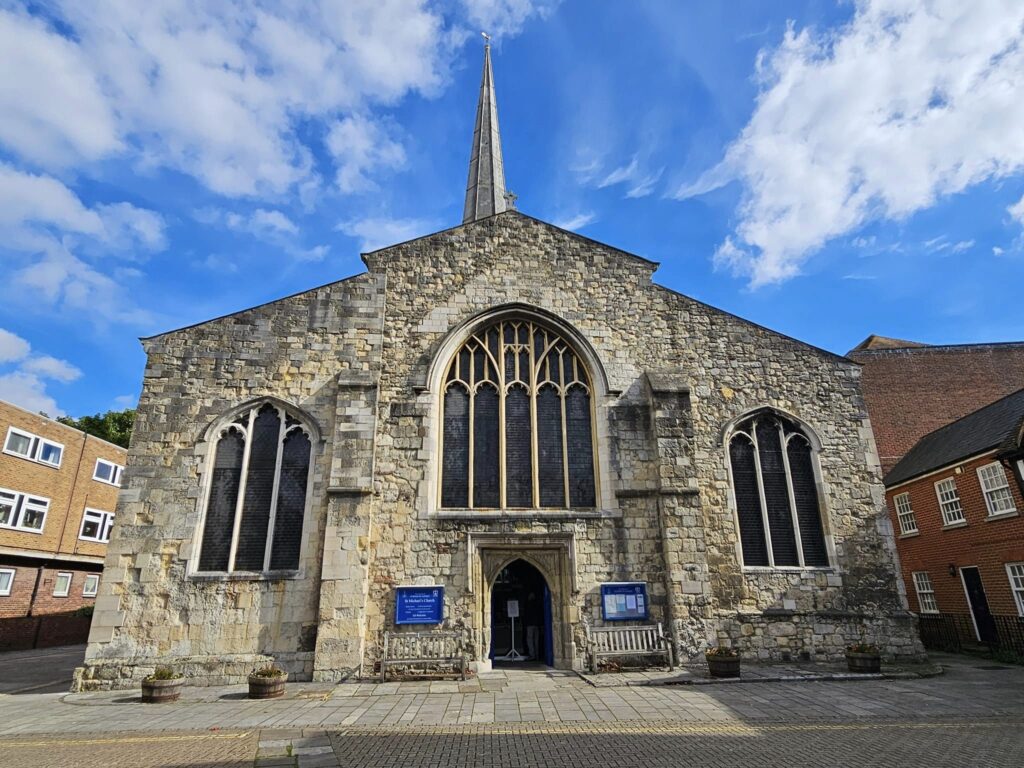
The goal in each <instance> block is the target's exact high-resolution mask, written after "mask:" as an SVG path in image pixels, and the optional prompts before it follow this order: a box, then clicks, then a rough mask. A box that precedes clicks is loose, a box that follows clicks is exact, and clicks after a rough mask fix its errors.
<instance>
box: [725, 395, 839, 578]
mask: <svg viewBox="0 0 1024 768" xmlns="http://www.w3.org/2000/svg"><path fill="white" fill-rule="evenodd" d="M814 445H815V443H814V442H812V439H811V436H810V435H809V434H808V432H807V431H806V430H805V428H804V427H802V426H800V425H799V424H797V423H796V422H795V421H794V420H792V419H789V418H786V417H785V416H783V415H781V414H778V413H776V412H774V411H770V410H764V411H760V412H758V413H756V414H754V415H751V416H748V417H746V418H744V419H743V420H742V421H740V422H739V423H738V424H737V425H736V427H735V428H734V429H733V430H732V432H731V434H730V437H729V441H728V446H729V462H730V467H731V470H732V491H733V499H734V500H735V503H736V517H737V521H738V524H739V534H740V546H741V549H742V551H743V565H745V566H767V567H825V566H828V564H829V559H828V548H827V546H826V543H825V529H824V525H823V522H822V509H821V505H820V504H819V501H818V483H817V479H816V476H815V465H816V462H817V456H816V455H815V447H814Z"/></svg>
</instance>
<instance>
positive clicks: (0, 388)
mask: <svg viewBox="0 0 1024 768" xmlns="http://www.w3.org/2000/svg"><path fill="white" fill-rule="evenodd" d="M0 400H6V401H7V402H9V403H14V405H17V406H19V407H20V408H24V409H25V410H27V411H35V412H40V411H41V412H42V413H45V414H46V415H47V416H63V415H64V411H62V410H61V409H60V408H59V407H58V406H57V401H56V400H54V399H53V397H51V396H50V395H48V394H47V393H46V384H45V383H44V382H43V381H42V380H41V379H40V378H39V377H38V376H35V375H34V374H31V373H23V372H22V371H15V372H14V373H5V374H4V375H2V376H0Z"/></svg>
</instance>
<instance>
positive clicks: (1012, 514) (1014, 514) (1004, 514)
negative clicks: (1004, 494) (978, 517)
mask: <svg viewBox="0 0 1024 768" xmlns="http://www.w3.org/2000/svg"><path fill="white" fill-rule="evenodd" d="M1019 515H1020V512H1019V511H1018V510H1016V509H1011V510H1009V511H1008V512H1000V513H998V514H995V515H989V516H988V517H986V518H985V522H986V523H990V522H992V521H994V520H1006V519H1008V518H1011V517H1018V516H1019Z"/></svg>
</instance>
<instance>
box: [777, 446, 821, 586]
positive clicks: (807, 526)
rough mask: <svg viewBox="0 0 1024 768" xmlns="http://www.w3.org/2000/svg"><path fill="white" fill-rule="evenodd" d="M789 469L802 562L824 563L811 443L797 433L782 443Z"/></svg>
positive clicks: (810, 563) (809, 563)
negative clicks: (786, 442)
mask: <svg viewBox="0 0 1024 768" xmlns="http://www.w3.org/2000/svg"><path fill="white" fill-rule="evenodd" d="M786 452H787V453H788V455H789V471H790V475H791V476H792V479H793V500H794V501H795V502H796V519H797V522H798V523H799V524H800V543H801V545H802V546H803V550H804V565H816V566H826V565H828V550H827V549H826V547H825V531H824V530H823V529H822V527H821V509H820V507H819V506H818V487H817V484H816V483H815V481H814V467H813V466H812V465H811V446H810V445H808V444H807V441H806V440H804V439H803V438H802V437H800V436H796V437H791V438H790V439H789V443H788V444H787V446H786Z"/></svg>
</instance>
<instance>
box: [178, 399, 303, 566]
mask: <svg viewBox="0 0 1024 768" xmlns="http://www.w3.org/2000/svg"><path fill="white" fill-rule="evenodd" d="M311 454H312V432H311V430H310V429H309V427H308V426H307V425H306V424H305V423H304V422H303V420H302V419H300V418H299V417H298V416H297V415H296V414H294V413H291V412H290V411H289V410H288V409H286V408H285V407H283V406H280V405H277V404H276V403H273V402H270V401H261V402H258V403H256V404H254V405H253V406H251V407H249V408H247V409H245V410H243V411H242V412H240V413H239V414H238V415H236V416H235V417H233V418H232V419H231V420H230V421H228V422H227V423H225V424H224V425H223V426H221V427H220V428H219V429H218V430H217V437H216V442H215V444H214V447H213V449H212V462H211V467H210V478H209V490H208V494H207V499H206V510H205V516H204V521H203V533H202V543H201V547H200V553H199V565H198V570H199V571H202V572H228V573H230V572H236V571H241V572H263V571H282V570H286V571H287V570H296V569H298V567H299V554H300V550H301V545H302V532H303V531H302V529H303V522H304V520H305V516H306V508H307V505H308V499H307V497H308V494H307V491H308V488H309V482H310V470H311Z"/></svg>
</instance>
